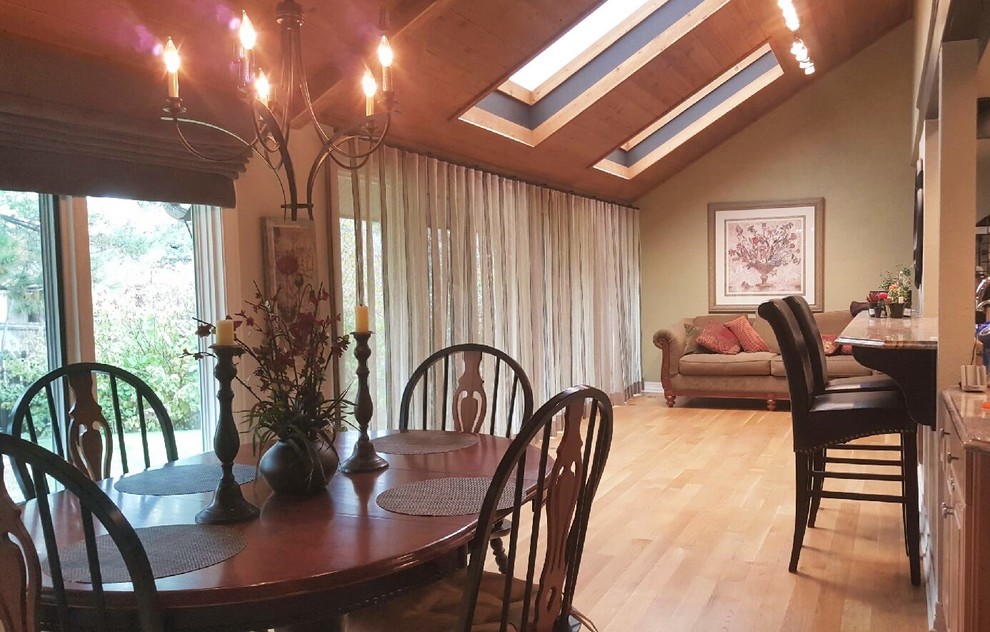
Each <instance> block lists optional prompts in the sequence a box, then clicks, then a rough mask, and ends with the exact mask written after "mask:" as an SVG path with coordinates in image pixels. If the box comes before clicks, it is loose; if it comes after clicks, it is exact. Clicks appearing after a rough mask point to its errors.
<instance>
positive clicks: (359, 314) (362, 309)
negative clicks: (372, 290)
mask: <svg viewBox="0 0 990 632" xmlns="http://www.w3.org/2000/svg"><path fill="white" fill-rule="evenodd" d="M369 323H370V320H369V314H368V306H367V305H358V306H357V307H355V308H354V331H355V332H356V333H365V332H369V331H371V327H370V326H369Z"/></svg>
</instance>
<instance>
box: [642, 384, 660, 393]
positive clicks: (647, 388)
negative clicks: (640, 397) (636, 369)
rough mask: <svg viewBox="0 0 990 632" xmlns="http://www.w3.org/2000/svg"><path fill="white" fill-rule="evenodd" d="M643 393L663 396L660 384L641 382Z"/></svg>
mask: <svg viewBox="0 0 990 632" xmlns="http://www.w3.org/2000/svg"><path fill="white" fill-rule="evenodd" d="M643 392H644V393H656V394H659V395H663V385H662V384H660V382H643Z"/></svg>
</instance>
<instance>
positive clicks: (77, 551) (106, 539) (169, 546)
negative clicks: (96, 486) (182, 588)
mask: <svg viewBox="0 0 990 632" xmlns="http://www.w3.org/2000/svg"><path fill="white" fill-rule="evenodd" d="M134 531H135V532H137V535H138V538H140V539H141V543H142V544H144V550H145V551H146V552H147V554H148V561H149V562H151V572H152V574H153V575H154V576H155V578H156V579H157V578H160V577H170V576H172V575H181V574H182V573H189V572H191V571H195V570H199V569H201V568H206V567H207V566H212V565H214V564H219V563H220V562H222V561H224V560H226V559H229V558H231V557H234V556H235V555H237V554H238V553H240V552H241V551H242V550H243V549H244V546H245V541H244V537H243V536H242V535H241V534H240V532H239V531H236V530H234V529H229V528H227V527H215V526H209V525H199V524H176V525H166V526H161V527H145V528H142V529H135V530H134ZM96 550H97V551H98V553H99V556H100V572H101V574H102V575H103V581H104V583H114V582H129V581H131V576H130V574H129V573H128V572H127V567H126V566H125V565H124V560H123V558H122V557H121V556H120V552H119V551H118V550H117V545H116V544H114V542H113V540H112V539H111V538H110V536H109V535H101V536H97V538H96ZM59 559H60V560H61V562H62V574H63V576H64V577H65V580H66V581H70V582H82V583H89V582H90V577H89V562H88V560H87V557H86V543H85V542H76V543H75V544H72V545H70V546H68V547H66V548H65V549H63V550H62V552H61V553H60V555H59ZM43 568H44V569H45V571H46V572H49V571H48V564H47V563H46V564H44V566H43Z"/></svg>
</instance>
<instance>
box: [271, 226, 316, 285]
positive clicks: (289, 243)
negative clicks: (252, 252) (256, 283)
mask: <svg viewBox="0 0 990 632" xmlns="http://www.w3.org/2000/svg"><path fill="white" fill-rule="evenodd" d="M263 228H264V231H263V233H264V234H263V239H264V248H262V253H263V255H264V266H265V296H274V295H275V292H278V293H279V298H280V299H282V301H283V302H285V304H286V305H294V304H295V303H296V299H297V298H298V295H299V292H300V291H301V290H302V289H303V288H305V287H306V285H307V284H309V285H311V286H312V287H314V288H315V287H316V286H317V280H316V279H317V277H316V233H315V231H314V227H313V222H312V221H310V220H298V221H294V222H292V221H287V220H283V219H281V218H274V217H265V218H264V224H263Z"/></svg>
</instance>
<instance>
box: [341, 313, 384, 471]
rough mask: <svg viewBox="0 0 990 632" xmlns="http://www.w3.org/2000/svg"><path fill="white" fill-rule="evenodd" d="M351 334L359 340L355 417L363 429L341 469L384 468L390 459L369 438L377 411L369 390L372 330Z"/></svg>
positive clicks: (356, 352)
mask: <svg viewBox="0 0 990 632" xmlns="http://www.w3.org/2000/svg"><path fill="white" fill-rule="evenodd" d="M351 336H353V337H354V339H355V340H356V341H357V343H356V344H355V345H354V357H355V358H357V361H358V369H357V378H358V391H357V401H356V402H355V405H354V417H355V418H356V419H357V422H358V426H359V427H360V429H361V436H360V437H358V440H357V443H355V444H354V451H353V452H352V453H351V456H350V457H348V459H347V460H346V461H344V462H343V463H341V464H340V471H341V472H347V473H354V472H374V471H377V470H384V469H385V468H386V467H388V461H386V460H385V459H383V458H382V457H380V456H378V453H377V452H376V451H375V445H374V444H373V443H372V442H371V439H369V438H368V423H369V422H370V421H371V416H372V414H374V412H375V407H374V404H372V402H371V392H370V391H369V390H368V374H369V373H371V371H370V370H369V369H368V358H370V357H371V347H370V346H368V340H370V339H371V332H370V331H364V332H354V333H352V334H351Z"/></svg>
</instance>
